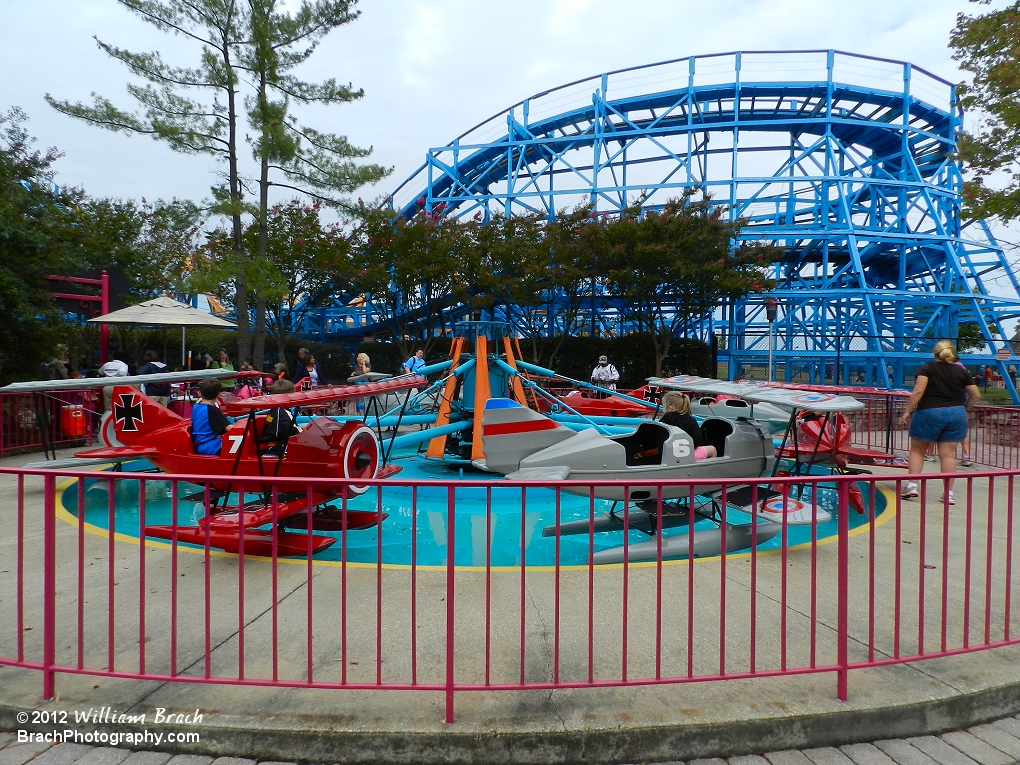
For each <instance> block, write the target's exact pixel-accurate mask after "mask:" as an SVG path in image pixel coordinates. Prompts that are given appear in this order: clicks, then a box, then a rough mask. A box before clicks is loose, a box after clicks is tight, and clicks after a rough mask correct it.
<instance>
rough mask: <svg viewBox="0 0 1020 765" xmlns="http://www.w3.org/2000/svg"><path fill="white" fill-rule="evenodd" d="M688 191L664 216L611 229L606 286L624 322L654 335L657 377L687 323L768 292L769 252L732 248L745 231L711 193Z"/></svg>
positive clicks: (628, 215) (646, 214) (637, 218)
mask: <svg viewBox="0 0 1020 765" xmlns="http://www.w3.org/2000/svg"><path fill="white" fill-rule="evenodd" d="M698 194H699V192H698V190H697V189H689V190H687V191H685V192H684V195H683V196H682V197H681V198H679V199H672V200H670V201H669V202H667V203H666V204H665V205H664V206H663V208H662V209H661V210H642V209H641V208H640V207H633V208H631V209H629V210H627V211H626V212H625V213H624V214H623V215H622V216H621V217H620V218H619V219H618V220H616V221H614V222H613V223H612V224H611V225H610V226H609V227H608V229H607V239H608V242H609V245H610V254H609V256H608V258H607V264H606V265H607V271H608V277H607V282H608V285H609V288H610V290H611V291H612V292H613V293H614V294H616V295H618V296H619V297H620V298H622V299H623V305H624V311H625V314H626V316H627V317H628V318H629V319H630V320H631V321H633V322H634V323H635V324H636V325H637V326H638V327H639V328H641V329H642V330H644V331H647V332H649V333H650V334H651V337H652V339H653V345H654V349H655V359H656V374H658V373H659V372H660V371H661V369H660V365H661V363H662V362H664V361H665V359H666V358H667V357H668V355H669V349H670V344H671V342H672V339H673V337H675V336H676V335H677V334H678V333H680V332H681V330H683V329H684V327H685V325H687V324H688V323H689V322H690V321H692V320H696V319H700V318H701V317H703V316H705V315H706V314H708V313H710V312H711V311H713V310H714V309H715V307H716V306H717V305H719V304H720V303H721V302H723V301H732V300H736V299H738V298H741V297H743V296H744V295H746V294H747V293H749V292H762V291H764V290H766V289H768V288H769V286H770V285H769V283H768V281H767V280H766V278H765V275H764V265H765V263H766V261H765V248H764V246H752V245H743V246H741V247H738V248H735V249H731V247H730V242H731V241H733V240H734V239H735V238H736V236H737V234H738V232H739V230H740V227H741V222H740V221H734V222H732V223H731V222H728V221H727V220H726V218H725V214H726V213H725V210H724V209H723V208H721V207H719V206H713V205H712V202H711V198H710V197H709V196H708V195H707V194H702V195H700V196H698Z"/></svg>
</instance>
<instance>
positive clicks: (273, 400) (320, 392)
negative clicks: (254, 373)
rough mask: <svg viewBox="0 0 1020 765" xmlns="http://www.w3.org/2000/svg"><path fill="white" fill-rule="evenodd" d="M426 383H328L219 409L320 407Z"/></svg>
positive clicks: (244, 411) (421, 380)
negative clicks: (323, 385)
mask: <svg viewBox="0 0 1020 765" xmlns="http://www.w3.org/2000/svg"><path fill="white" fill-rule="evenodd" d="M428 384H429V382H428V380H426V379H425V378H424V377H417V376H415V377H394V378H390V379H389V380H380V381H379V382H372V383H365V384H363V385H330V386H327V387H325V388H314V389H312V390H302V391H295V392H294V393H274V394H272V395H269V396H255V397H253V398H246V399H242V400H239V401H231V402H229V403H224V404H222V409H223V411H224V413H225V414H227V415H230V416H232V417H236V416H238V415H242V414H248V413H250V412H253V411H256V410H260V409H274V408H276V407H283V408H292V407H305V406H323V405H325V404H328V403H330V402H331V401H344V400H347V399H352V398H367V397H369V396H381V395H383V394H386V393H396V392H398V391H403V390H411V389H412V388H421V387H424V386H427V385H428Z"/></svg>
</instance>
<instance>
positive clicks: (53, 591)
mask: <svg viewBox="0 0 1020 765" xmlns="http://www.w3.org/2000/svg"><path fill="white" fill-rule="evenodd" d="M55 500H56V478H54V477H53V476H52V475H47V476H46V477H45V478H44V479H43V656H42V664H43V699H45V700H46V701H49V700H51V699H52V698H53V697H54V696H55V695H56V694H55V692H54V684H53V675H54V673H53V663H54V657H55V655H56V634H55V633H56V624H57V605H56V600H57V519H56V514H55V508H54V506H53V505H54V502H55Z"/></svg>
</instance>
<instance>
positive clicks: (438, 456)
mask: <svg viewBox="0 0 1020 765" xmlns="http://www.w3.org/2000/svg"><path fill="white" fill-rule="evenodd" d="M500 347H501V350H502V351H503V352H502V353H498V350H499V349H500ZM432 369H440V370H441V371H442V372H444V376H443V377H442V378H441V379H440V380H439V381H437V382H436V383H434V384H433V385H432V386H431V387H430V388H428V389H426V390H423V391H422V392H421V393H420V394H419V395H418V397H417V400H416V401H415V402H414V403H412V405H411V407H410V409H412V410H413V409H414V408H415V406H416V404H418V403H420V401H421V399H422V397H425V398H427V399H428V400H434V401H437V402H438V403H437V404H436V406H435V415H434V418H433V419H432V420H431V421H430V422H429V423H428V424H430V425H432V429H431V432H432V433H434V434H435V435H434V437H432V438H428V439H427V440H428V447H427V450H426V452H425V454H426V457H427V458H428V459H432V460H442V461H445V462H448V463H453V464H460V465H463V466H467V465H471V466H473V467H475V468H477V469H480V470H483V471H488V472H494V473H498V474H501V475H503V476H505V477H506V478H508V479H510V480H520V481H535V482H558V481H581V482H585V483H584V484H582V485H573V486H570V485H568V486H564V487H563V489H564V491H566V492H572V493H575V494H580V495H585V496H588V495H590V496H593V497H596V498H599V499H604V500H610V501H614V503H616V504H619V503H621V502H622V503H623V510H622V511H621V510H618V509H617V507H616V504H614V507H613V508H612V509H610V510H609V511H608V512H606V513H604V514H602V515H600V516H599V517H598V518H596V519H594V522H591V521H590V519H589V520H584V521H574V522H566V523H561V524H559V525H553V526H547V527H546V528H545V529H544V534H545V535H546V536H554V535H561V534H577V533H583V534H587V533H590V532H591V531H596V532H601V531H621V530H625V529H633V530H640V531H644V532H645V533H647V534H649V535H650V536H651V537H652V540H651V541H649V542H647V543H644V546H642V545H640V544H631V545H629V546H628V547H627V552H626V557H627V559H629V560H642V559H654V558H655V557H657V556H658V555H659V554H660V552H659V551H660V549H661V550H662V552H661V554H662V555H663V556H664V557H676V556H686V555H689V554H694V555H713V554H718V553H719V552H720V551H721V550H723V549H725V550H727V551H732V550H739V549H746V548H747V547H749V546H752V545H754V544H758V543H760V542H762V541H765V540H767V539H769V538H771V537H773V536H775V535H776V534H778V533H779V532H780V530H781V525H780V523H777V522H775V521H784V520H785V522H786V523H787V524H809V523H818V522H820V521H821V522H824V521H825V520H828V519H829V517H830V516H829V514H828V513H827V512H826V511H825V510H824V509H823V508H822V507H820V506H819V504H818V503H817V502H815V501H811V502H803V501H801V500H798V499H795V498H791V497H789V496H783V495H781V493H780V492H776V491H773V490H771V489H769V488H768V487H764V486H763V487H758V486H757V485H754V486H751V485H749V486H747V487H746V491H744V492H743V493H741V492H738V491H735V489H736V488H737V487H732V486H731V487H730V491H729V495H728V497H727V501H726V506H727V508H728V509H729V510H742V511H744V512H745V513H746V514H747V516H748V518H749V520H751V519H752V518H751V517H752V516H755V515H756V516H758V517H757V518H756V519H753V520H752V523H749V524H734V523H731V522H729V521H728V520H724V519H723V518H722V516H721V514H720V512H719V506H720V497H721V493H722V492H721V487H720V486H718V485H716V486H712V485H704V486H699V488H698V499H697V502H695V503H693V504H694V506H692V508H691V510H690V511H689V510H688V505H689V504H692V503H691V501H690V500H691V498H690V495H691V489H690V487H689V486H679V485H672V486H669V485H667V486H661V487H658V486H649V485H647V484H646V485H639V486H632V485H631V484H633V483H636V482H640V481H644V482H650V481H667V480H668V481H671V480H674V479H691V478H696V479H711V478H723V479H734V478H737V479H739V478H748V479H760V478H762V477H768V476H771V475H773V474H774V471H775V467H776V457H775V446H774V444H773V441H772V435H771V433H770V432H769V431H768V429H767V428H765V427H764V426H763V425H762V424H761V423H759V422H758V421H756V420H755V419H753V418H751V417H735V418H734V417H732V416H730V417H726V418H724V417H707V418H705V419H704V421H703V423H702V432H703V434H704V435H705V440H706V441H707V442H708V443H710V444H712V445H713V446H715V447H716V450H717V452H718V457H716V458H713V459H706V460H700V461H699V460H696V459H695V458H694V447H693V443H692V441H691V439H690V437H689V436H688V435H687V433H685V432H684V431H683V430H681V429H679V428H675V427H672V426H669V425H664V424H662V423H660V422H655V421H651V420H648V419H643V418H636V417H607V416H598V415H590V416H588V415H584V414H582V413H581V412H579V411H577V410H575V409H573V408H572V407H571V406H570V404H568V403H567V401H568V400H569V399H568V398H567V397H559V398H557V397H554V396H552V394H550V393H548V392H546V391H544V390H543V389H542V388H541V387H540V386H539V385H537V384H536V383H535V382H533V381H531V380H530V379H529V373H530V374H535V375H539V376H542V377H543V378H548V379H554V380H561V381H565V382H569V383H571V384H574V385H576V386H578V387H580V388H582V389H587V390H591V391H601V389H599V388H598V387H597V386H595V385H591V384H588V383H585V382H582V381H577V380H570V379H569V378H564V377H563V376H561V375H557V374H556V373H555V372H553V371H552V370H549V369H545V368H542V367H539V366H536V365H533V364H529V363H527V362H524V361H522V360H521V359H520V349H519V347H518V346H517V345H516V343H515V342H514V341H513V340H512V339H511V338H507V337H503V338H501V340H499V341H497V342H495V343H494V342H493V341H491V340H490V339H489V338H488V337H487V336H486V335H484V334H479V335H478V336H477V338H476V340H475V348H474V353H473V354H472V353H469V352H468V350H467V345H466V341H465V340H464V338H457V339H455V340H454V343H453V346H452V351H451V359H450V360H449V361H447V362H445V363H444V364H441V365H436V366H435V367H432ZM650 386H655V387H658V388H660V389H669V388H675V389H681V390H698V391H703V392H706V393H711V394H715V395H730V396H741V397H743V398H744V400H746V401H748V402H749V404H750V406H749V407H745V409H744V410H743V411H744V412H745V413H749V412H753V411H754V408H757V407H760V406H761V405H763V404H764V405H765V406H766V407H771V409H770V410H769V411H782V412H784V413H786V415H787V420H788V422H789V423H793V422H796V413H797V412H798V411H801V410H803V409H807V408H810V409H811V410H812V411H818V412H824V413H829V412H850V411H855V410H858V409H861V408H862V407H863V404H861V403H860V402H858V401H856V400H855V399H853V398H851V397H849V396H833V395H829V394H810V393H804V392H802V391H783V390H768V389H763V388H761V387H759V386H755V385H750V384H734V383H721V382H720V381H718V380H710V379H707V378H696V377H676V378H666V379H653V380H650ZM605 393H607V394H608V393H610V392H609V391H605ZM615 395H616V396H617V397H619V398H620V399H621V400H623V401H626V402H627V403H628V405H629V406H634V407H640V411H643V412H647V413H648V414H651V413H653V412H655V411H656V410H658V408H659V405H658V403H657V402H656V401H649V400H646V399H644V398H638V397H636V396H629V395H627V394H620V393H616V394H615ZM430 397H431V398H430ZM543 412H547V413H543ZM392 414H393V413H388V414H387V415H384V417H387V418H389V419H392ZM408 419H410V418H408ZM428 432H429V431H426V433H428ZM411 437H412V438H414V439H415V440H417V441H419V442H422V443H424V441H425V440H426V439H425V438H423V437H422V436H421V435H419V434H413V435H412V436H411ZM405 438H406V436H399V437H397V440H403V439H405ZM625 493H626V494H625ZM744 494H746V495H747V496H746V497H745V496H744ZM660 497H661V500H665V502H662V501H661V500H660ZM630 503H637V504H636V505H635V506H633V507H630ZM705 507H709V508H713V509H712V510H705ZM691 513H693V516H694V517H696V518H697V519H698V520H699V521H701V520H703V521H706V522H707V523H706V524H705V525H707V526H709V528H698V529H696V530H695V531H694V532H693V533H691V531H690V530H688V532H687V533H686V534H678V535H675V536H670V537H663V543H662V544H660V542H659V540H658V539H656V537H657V536H659V535H660V532H661V530H662V529H664V528H671V527H676V526H681V525H690V524H689V521H690V520H691ZM736 516H737V513H734V514H733V516H731V517H736ZM623 558H624V552H623V548H622V547H621V548H617V549H614V550H605V551H600V552H597V553H596V554H595V555H594V556H593V561H594V562H596V563H607V562H616V561H620V560H623Z"/></svg>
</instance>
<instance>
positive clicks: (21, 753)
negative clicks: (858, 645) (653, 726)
mask: <svg viewBox="0 0 1020 765" xmlns="http://www.w3.org/2000/svg"><path fill="white" fill-rule="evenodd" d="M561 761H562V760H560V759H557V760H550V765H552V764H553V763H554V762H561ZM1018 761H1020V718H1018V717H1006V718H1003V719H1001V720H996V721H995V722H992V723H986V724H984V725H975V726H973V727H971V728H968V729H966V730H957V731H950V732H948V733H942V734H939V735H937V736H915V737H911V738H905V739H882V740H879V741H874V742H871V743H861V744H845V745H843V746H840V747H833V746H827V747H818V748H813V749H785V750H780V751H776V752H764V753H762V754H760V755H738V756H735V757H729V758H727V759H723V758H721V757H712V758H700V759H694V760H689V761H688V762H687V763H686V765H812V764H813V765H892V763H896V765H1014V764H1015V763H1016V762H1018ZM257 762H258V763H259V764H260V765H296V763H293V762H288V763H281V762H279V761H270V760H261V761H257V760H253V759H249V758H240V757H215V758H214V757H209V756H203V755H194V754H177V755H174V754H170V753H167V752H155V751H137V752H136V751H131V750H130V749H120V748H116V747H93V746H88V745H86V744H66V743H64V744H53V745H50V744H19V743H18V741H17V737H16V736H15V734H12V733H0V765H256V763H257ZM664 765H685V763H683V761H680V760H671V761H670V762H669V763H667V764H664Z"/></svg>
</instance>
